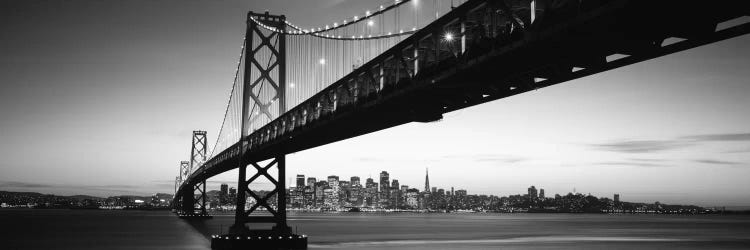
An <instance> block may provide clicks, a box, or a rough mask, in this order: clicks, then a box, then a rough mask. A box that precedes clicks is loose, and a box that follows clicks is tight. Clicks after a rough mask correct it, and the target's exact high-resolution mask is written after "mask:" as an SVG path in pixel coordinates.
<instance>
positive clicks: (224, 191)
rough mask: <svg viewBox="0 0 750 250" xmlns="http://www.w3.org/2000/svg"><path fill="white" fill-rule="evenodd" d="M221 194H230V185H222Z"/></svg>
mask: <svg viewBox="0 0 750 250" xmlns="http://www.w3.org/2000/svg"><path fill="white" fill-rule="evenodd" d="M221 193H222V194H224V195H227V194H229V185H227V184H226V183H222V184H221Z"/></svg>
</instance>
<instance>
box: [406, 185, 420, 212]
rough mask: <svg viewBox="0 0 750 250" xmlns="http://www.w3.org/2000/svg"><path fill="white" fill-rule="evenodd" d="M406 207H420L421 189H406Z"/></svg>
mask: <svg viewBox="0 0 750 250" xmlns="http://www.w3.org/2000/svg"><path fill="white" fill-rule="evenodd" d="M406 207H407V208H409V209H417V208H419V190H418V189H416V188H411V189H407V190H406Z"/></svg>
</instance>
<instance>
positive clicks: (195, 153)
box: [181, 131, 208, 217]
mask: <svg viewBox="0 0 750 250" xmlns="http://www.w3.org/2000/svg"><path fill="white" fill-rule="evenodd" d="M207 145H208V144H207V138H206V131H193V140H192V146H191V148H190V161H189V162H182V163H181V165H182V166H183V167H184V168H183V169H185V168H186V169H188V170H187V171H184V172H183V173H184V174H185V175H184V177H183V180H187V179H188V177H189V176H190V175H191V174H192V173H193V172H194V171H196V168H197V167H198V166H200V165H201V164H203V162H205V161H206V157H207V151H208V147H207ZM186 165H187V166H186ZM184 192H186V193H185V194H183V195H182V212H183V214H185V215H187V216H196V215H197V216H201V217H206V216H208V212H207V211H206V199H207V198H208V197H207V196H206V180H203V181H200V182H198V183H195V185H193V186H192V188H188V189H186V190H184ZM196 194H197V196H198V197H196ZM196 209H198V211H196Z"/></svg>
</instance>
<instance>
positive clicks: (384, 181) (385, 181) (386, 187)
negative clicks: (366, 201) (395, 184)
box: [379, 171, 391, 207]
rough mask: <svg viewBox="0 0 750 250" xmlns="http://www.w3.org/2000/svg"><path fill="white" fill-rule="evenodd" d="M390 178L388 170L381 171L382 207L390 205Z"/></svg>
mask: <svg viewBox="0 0 750 250" xmlns="http://www.w3.org/2000/svg"><path fill="white" fill-rule="evenodd" d="M390 184H391V183H390V180H389V176H388V172H386V171H383V172H380V199H379V201H380V205H381V206H382V207H387V206H388V198H389V197H390V190H391V187H390Z"/></svg>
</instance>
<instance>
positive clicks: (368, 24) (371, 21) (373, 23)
mask: <svg viewBox="0 0 750 250" xmlns="http://www.w3.org/2000/svg"><path fill="white" fill-rule="evenodd" d="M373 25H375V21H373V20H370V21H367V26H370V27H372V26H373Z"/></svg>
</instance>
